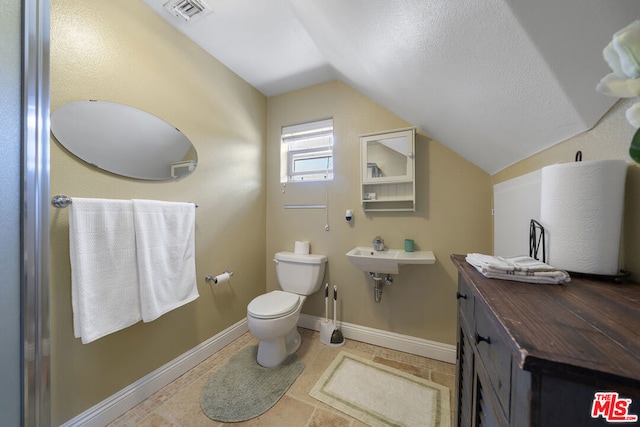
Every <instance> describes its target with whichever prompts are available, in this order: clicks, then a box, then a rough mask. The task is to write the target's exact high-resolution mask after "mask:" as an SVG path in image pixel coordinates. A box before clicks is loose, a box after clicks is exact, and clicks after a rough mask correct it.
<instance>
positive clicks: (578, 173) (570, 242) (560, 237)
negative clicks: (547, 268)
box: [540, 160, 627, 275]
mask: <svg viewBox="0 0 640 427" xmlns="http://www.w3.org/2000/svg"><path fill="white" fill-rule="evenodd" d="M626 175H627V165H626V163H625V161H624V160H594V161H585V162H575V163H562V164H557V165H553V166H547V167H544V168H542V178H541V201H540V222H541V223H542V225H543V226H544V227H545V230H546V232H547V247H548V263H549V264H551V265H552V266H554V267H556V268H561V269H564V270H569V271H573V272H578V273H590V274H603V275H615V274H617V273H618V272H619V269H618V262H619V260H618V257H619V252H620V235H621V231H622V217H623V210H624V186H625V179H626Z"/></svg>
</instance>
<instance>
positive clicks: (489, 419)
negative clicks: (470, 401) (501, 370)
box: [473, 358, 508, 427]
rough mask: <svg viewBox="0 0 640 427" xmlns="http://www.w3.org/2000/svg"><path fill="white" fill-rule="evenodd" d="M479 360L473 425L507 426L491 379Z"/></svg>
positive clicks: (475, 368) (476, 370)
mask: <svg viewBox="0 0 640 427" xmlns="http://www.w3.org/2000/svg"><path fill="white" fill-rule="evenodd" d="M479 361H480V360H479V358H475V359H474V370H475V385H474V391H475V396H474V406H473V408H474V417H473V418H474V420H473V425H474V426H477V427H480V426H486V427H502V426H505V427H506V426H507V425H508V423H507V420H506V419H505V417H504V415H503V414H502V411H501V410H500V405H499V403H498V402H497V399H496V395H495V391H494V390H493V387H492V386H491V382H490V381H489V377H488V376H487V373H486V371H485V370H484V367H483V366H482V364H481V363H479Z"/></svg>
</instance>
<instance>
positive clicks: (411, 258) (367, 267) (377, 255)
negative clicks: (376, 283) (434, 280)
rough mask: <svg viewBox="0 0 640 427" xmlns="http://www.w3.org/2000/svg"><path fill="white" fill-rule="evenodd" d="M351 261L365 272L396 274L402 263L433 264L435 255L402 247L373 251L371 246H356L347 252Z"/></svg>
mask: <svg viewBox="0 0 640 427" xmlns="http://www.w3.org/2000/svg"><path fill="white" fill-rule="evenodd" d="M347 258H349V261H351V263H352V264H353V265H354V266H355V267H357V268H359V269H360V270H362V271H366V272H367V273H383V274H398V273H399V272H400V266H401V265H404V264H433V263H435V262H436V257H435V255H434V254H433V252H431V251H416V252H405V251H404V250H402V249H385V250H384V251H374V250H373V248H370V247H365V246H357V247H355V248H353V249H351V250H350V251H349V252H347Z"/></svg>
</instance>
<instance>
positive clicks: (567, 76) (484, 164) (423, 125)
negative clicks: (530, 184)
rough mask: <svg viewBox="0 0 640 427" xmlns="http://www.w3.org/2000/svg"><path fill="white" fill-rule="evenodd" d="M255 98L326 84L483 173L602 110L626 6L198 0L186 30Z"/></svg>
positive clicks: (624, 2) (509, 0)
mask: <svg viewBox="0 0 640 427" xmlns="http://www.w3.org/2000/svg"><path fill="white" fill-rule="evenodd" d="M142 1H143V2H144V3H145V4H147V5H148V6H150V7H151V8H152V9H153V10H155V11H156V12H157V13H159V14H160V15H161V16H163V17H164V18H165V19H166V20H167V21H168V22H169V23H171V24H172V25H174V26H176V27H177V28H178V29H179V30H180V31H182V32H183V33H185V34H186V35H187V36H188V37H190V38H191V39H192V40H194V41H195V42H196V43H198V44H199V45H200V46H202V47H203V48H204V49H205V50H207V51H208V52H210V53H211V54H212V55H213V56H214V57H216V58H217V59H218V60H220V61H221V62H222V63H224V64H225V65H226V66H228V67H229V68H230V69H232V70H233V71H234V72H236V73H237V74H238V75H239V76H241V77H242V78H243V79H245V80H246V81H247V82H249V83H250V84H252V85H253V86H254V87H256V88H257V89H258V90H260V91H261V92H262V93H264V94H265V95H267V96H272V95H277V94H281V93H285V92H288V91H291V90H295V89H300V88H303V87H307V86H311V85H314V84H318V83H322V82H326V81H330V80H335V79H340V80H342V81H344V82H345V83H347V84H349V85H350V86H352V87H354V88H355V89H357V90H358V91H360V92H362V93H363V94H365V95H366V96H368V97H370V98H371V99H373V100H375V101H376V102H378V103H379V104H381V105H382V106H384V107H385V108H387V109H389V110H390V111H392V112H394V113H395V114H397V115H398V116H400V117H402V118H403V119H405V120H406V121H408V122H410V123H411V124H413V125H415V126H417V127H418V128H419V129H421V130H422V131H423V132H425V133H426V134H427V135H429V136H431V137H432V138H434V139H436V140H438V141H439V142H441V143H442V144H444V145H446V146H447V147H449V148H450V149H452V150H453V151H455V152H457V153H458V154H460V155H461V156H463V157H465V158H466V159H468V160H469V161H471V162H472V163H474V164H476V165H477V166H479V167H480V168H482V169H484V170H485V171H487V172H488V173H491V174H493V173H496V172H498V171H500V170H501V169H504V168H505V167H507V166H509V165H511V164H513V163H515V162H517V161H519V160H522V159H524V158H526V157H528V156H530V155H532V154H534V153H537V152H539V151H541V150H543V149H545V148H547V147H550V146H552V145H554V144H556V143H558V142H561V141H563V140H566V139H567V138H570V137H572V136H574V135H577V134H579V133H581V132H584V131H586V130H588V129H590V128H591V127H593V125H595V124H596V122H597V121H598V120H599V119H600V118H601V117H602V115H603V114H604V113H606V111H607V110H608V109H609V108H610V107H611V106H612V105H613V103H614V102H615V101H616V100H615V99H613V98H610V97H606V96H604V95H601V94H599V93H597V92H596V91H595V86H596V84H597V83H598V82H599V81H600V78H602V77H603V76H604V75H605V74H607V73H609V72H610V71H609V69H608V67H607V65H606V63H605V62H604V60H603V59H602V49H603V48H604V47H605V46H606V45H607V43H608V42H609V41H610V40H611V36H612V35H613V33H615V32H616V31H618V30H619V29H621V28H623V27H624V26H626V25H627V24H629V23H631V22H632V21H633V20H634V19H637V18H640V1H638V0H562V1H558V0H536V1H531V0H483V1H477V0H429V1H427V0H395V1H388V0H349V1H344V0H204V1H205V2H206V3H207V4H208V5H209V6H210V7H211V9H213V12H212V13H211V14H209V15H207V16H205V17H203V18H202V19H200V20H198V21H197V22H193V23H192V24H190V25H185V24H183V23H181V22H180V21H179V20H178V19H176V18H174V17H172V16H171V15H170V14H169V13H168V12H167V11H166V10H164V9H163V4H164V3H166V0H142Z"/></svg>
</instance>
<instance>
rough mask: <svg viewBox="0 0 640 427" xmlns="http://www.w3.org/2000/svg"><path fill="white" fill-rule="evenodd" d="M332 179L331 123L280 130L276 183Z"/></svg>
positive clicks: (330, 121)
mask: <svg viewBox="0 0 640 427" xmlns="http://www.w3.org/2000/svg"><path fill="white" fill-rule="evenodd" d="M325 179H333V119H327V120H320V121H316V122H310V123H303V124H299V125H293V126H284V127H283V128H282V145H281V149H280V182H292V181H321V180H325Z"/></svg>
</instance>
